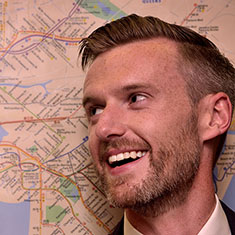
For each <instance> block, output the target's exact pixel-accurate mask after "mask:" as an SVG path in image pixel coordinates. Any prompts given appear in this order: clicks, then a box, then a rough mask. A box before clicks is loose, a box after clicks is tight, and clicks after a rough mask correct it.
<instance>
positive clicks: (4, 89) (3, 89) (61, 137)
mask: <svg viewBox="0 0 235 235" xmlns="http://www.w3.org/2000/svg"><path fill="white" fill-rule="evenodd" d="M0 89H1V90H2V91H3V92H4V93H5V94H7V95H8V96H10V97H11V98H12V99H13V100H14V101H15V102H17V103H18V104H20V105H21V106H22V107H23V108H24V109H26V110H27V111H28V112H29V113H30V114H32V115H33V116H34V117H35V118H36V119H39V117H38V116H37V115H36V114H34V113H33V112H32V111H31V110H29V109H28V108H27V107H26V106H25V105H24V104H23V103H21V102H19V101H18V100H17V99H16V98H15V97H14V96H13V95H11V94H10V93H8V92H7V91H6V88H5V87H4V88H3V87H0ZM40 121H41V122H42V123H43V124H44V125H45V126H46V127H47V128H49V130H51V131H52V132H53V133H54V134H56V135H57V136H58V137H59V138H60V139H61V142H60V143H59V144H57V145H56V147H55V148H54V149H53V150H52V152H51V153H50V154H49V155H48V156H47V157H46V159H48V158H49V157H50V156H51V154H53V153H54V152H55V151H56V150H57V148H58V147H59V145H61V144H62V143H63V140H64V139H65V137H64V136H61V135H59V134H58V133H57V132H56V131H55V130H54V129H53V128H51V127H50V126H49V125H48V124H47V123H46V122H45V121H43V120H40ZM46 159H45V160H46ZM45 160H44V161H45Z"/></svg>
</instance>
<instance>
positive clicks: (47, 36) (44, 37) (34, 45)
mask: <svg viewBox="0 0 235 235" xmlns="http://www.w3.org/2000/svg"><path fill="white" fill-rule="evenodd" d="M81 2H82V1H81V0H80V1H77V4H75V5H74V7H73V8H72V9H71V10H70V12H69V14H68V16H67V17H65V18H63V19H62V20H60V21H59V22H58V23H57V24H55V25H54V26H53V27H52V28H51V29H50V30H49V31H48V32H47V33H46V34H45V35H43V36H42V40H41V41H40V42H38V43H33V44H31V45H30V46H29V47H28V48H30V50H32V49H34V48H35V47H37V46H38V45H40V44H41V43H42V42H43V41H44V40H45V39H46V38H49V37H50V34H52V32H54V31H55V30H56V29H58V28H59V27H60V26H61V25H62V24H64V23H65V22H66V21H67V20H68V19H70V18H71V17H72V15H73V14H74V13H75V12H76V10H77V9H78V7H79V5H80V3H81ZM32 36H35V35H32ZM36 36H41V35H36ZM51 38H54V37H53V36H52V37H51ZM25 39H26V38H24V39H21V40H19V41H18V42H17V43H19V42H21V41H22V40H25ZM73 42H74V41H73ZM17 43H15V44H13V45H12V46H11V47H10V48H9V49H8V50H7V51H6V52H5V51H1V52H5V54H4V56H2V57H0V61H1V60H2V59H3V58H4V57H5V56H6V55H7V54H10V51H11V49H12V48H13V47H14V46H15V45H17ZM25 52H27V51H25V49H23V50H21V53H25ZM13 53H14V52H13Z"/></svg>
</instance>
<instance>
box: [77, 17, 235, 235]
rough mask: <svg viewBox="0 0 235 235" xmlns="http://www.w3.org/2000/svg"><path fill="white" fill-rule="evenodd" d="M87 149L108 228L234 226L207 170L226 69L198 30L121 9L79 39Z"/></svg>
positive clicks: (233, 79) (220, 129)
mask: <svg viewBox="0 0 235 235" xmlns="http://www.w3.org/2000/svg"><path fill="white" fill-rule="evenodd" d="M80 54H81V55H82V66H83V68H84V69H85V67H88V72H87V75H86V79H85V83H84V99H83V105H84V107H85V110H86V114H87V118H88V123H89V148H90V152H91V155H92V157H93V159H94V163H95V166H96V169H97V173H98V175H99V177H100V179H101V181H102V184H103V187H104V190H105V192H106V195H107V198H108V200H109V202H110V203H111V204H112V205H114V206H116V207H120V208H124V209H125V216H124V220H123V221H124V222H123V221H122V222H121V223H120V224H119V225H118V227H117V228H116V230H115V231H114V234H118V235H119V234H125V235H126V234H127V235H130V234H161V235H164V234H179V235H184V234H185V235H186V234H187V235H191V234H192V235H194V234H200V235H204V234H205V235H208V234H210V235H221V234H223V235H229V234H235V227H234V225H235V223H234V222H235V214H234V212H233V211H231V210H230V209H229V208H227V207H226V206H225V205H224V204H223V203H222V204H221V202H220V201H219V200H218V198H217V196H216V195H215V192H214V185H213V179H212V172H213V167H214V165H215V162H216V161H217V158H218V156H219V153H220V151H221V148H222V145H223V142H224V139H225V135H226V132H227V130H228V128H229V125H230V122H231V117H232V110H233V106H234V100H235V97H234V96H235V94H234V90H235V70H234V68H233V66H232V65H231V63H230V62H229V61H228V60H227V59H226V58H225V57H224V56H222V55H221V54H220V53H219V51H218V49H217V48H216V47H215V45H214V44H213V43H212V42H210V41H209V40H207V39H206V38H204V37H202V36H200V35H199V34H197V33H195V32H193V31H191V30H189V29H187V28H184V27H180V26H177V25H172V24H168V23H166V22H163V21H161V20H159V19H158V18H154V17H140V16H137V15H130V16H128V17H124V18H122V19H120V20H117V21H114V22H112V23H110V24H107V25H105V26H103V27H101V28H99V29H97V30H96V31H94V32H93V33H92V34H91V35H90V36H89V37H88V38H85V39H83V40H82V42H81V49H80Z"/></svg>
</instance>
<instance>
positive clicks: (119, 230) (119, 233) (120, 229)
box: [110, 216, 124, 235]
mask: <svg viewBox="0 0 235 235" xmlns="http://www.w3.org/2000/svg"><path fill="white" fill-rule="evenodd" d="M123 234H124V216H123V217H122V220H121V221H120V222H119V223H118V224H117V226H116V227H115V229H114V231H113V232H112V233H111V234H110V235H123Z"/></svg>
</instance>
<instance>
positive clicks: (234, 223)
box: [111, 202, 235, 235]
mask: <svg viewBox="0 0 235 235" xmlns="http://www.w3.org/2000/svg"><path fill="white" fill-rule="evenodd" d="M221 205H222V207H223V209H224V212H225V214H226V216H227V219H228V223H229V226H230V230H231V233H232V235H235V212H234V211H232V210H231V209H230V208H229V207H227V206H226V205H225V204H224V203H223V202H221ZM123 234H124V217H123V218H122V220H121V221H120V222H119V223H118V225H117V226H116V227H115V229H114V231H113V233H111V235H123Z"/></svg>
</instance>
